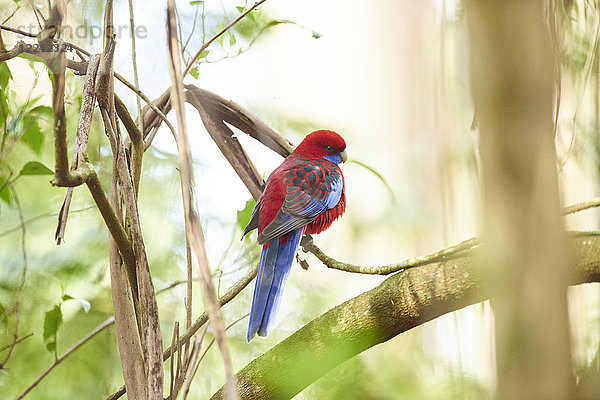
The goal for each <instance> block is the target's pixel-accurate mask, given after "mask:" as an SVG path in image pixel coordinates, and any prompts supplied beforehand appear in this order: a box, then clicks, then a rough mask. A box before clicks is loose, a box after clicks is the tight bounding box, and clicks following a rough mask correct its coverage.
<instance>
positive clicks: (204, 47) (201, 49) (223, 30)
mask: <svg viewBox="0 0 600 400" xmlns="http://www.w3.org/2000/svg"><path fill="white" fill-rule="evenodd" d="M265 1H266V0H260V1H257V2H256V3H254V4H253V5H252V6H251V7H250V8H248V9H247V10H246V11H244V12H243V13H241V14H240V15H238V16H237V17H235V19H234V20H233V21H231V22H230V23H228V24H227V25H225V27H224V28H223V29H221V30H220V31H219V32H217V34H216V35H214V36H213V37H211V38H210V39H209V40H208V41H207V42H206V43H204V44H203V45H202V46H201V47H200V49H198V51H197V52H196V54H194V56H193V57H192V59H191V60H190V61H189V62H188V64H187V65H186V66H185V69H184V70H183V77H184V78H185V76H186V75H187V74H188V73H189V72H190V71H191V69H192V67H193V66H194V63H195V62H196V60H198V58H199V57H200V54H202V52H203V51H204V50H206V48H207V47H208V46H210V45H211V43H212V42H214V41H215V40H217V39H218V38H219V37H220V36H221V35H222V34H224V33H225V32H227V31H228V30H229V29H231V27H232V26H234V25H235V24H237V23H238V22H240V21H241V20H242V19H243V18H244V17H245V16H246V15H248V14H249V13H250V12H252V11H253V10H254V9H255V8H256V7H258V6H259V5H261V4H262V3H264V2H265Z"/></svg>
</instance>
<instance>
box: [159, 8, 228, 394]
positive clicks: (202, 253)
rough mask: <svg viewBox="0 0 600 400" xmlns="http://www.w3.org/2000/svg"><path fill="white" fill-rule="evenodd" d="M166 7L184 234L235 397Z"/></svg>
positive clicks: (174, 41)
mask: <svg viewBox="0 0 600 400" xmlns="http://www.w3.org/2000/svg"><path fill="white" fill-rule="evenodd" d="M167 4H168V8H167V43H168V50H169V53H168V54H169V57H168V61H169V72H170V74H171V80H172V82H173V83H172V85H171V98H172V99H173V100H174V104H175V111H176V113H177V127H178V135H177V136H176V137H175V140H176V141H177V150H178V153H179V165H180V168H181V173H180V176H181V190H182V197H183V207H184V214H185V219H186V234H187V237H188V238H189V240H190V243H191V245H192V247H193V249H194V252H195V253H196V257H197V259H198V266H199V268H200V276H201V277H202V283H203V285H202V286H203V289H204V290H203V291H204V301H205V304H206V310H207V312H208V315H209V317H210V322H211V325H212V328H213V331H214V334H215V338H216V340H217V343H218V344H219V348H220V349H221V357H222V358H223V365H224V367H225V375H226V377H227V396H226V397H227V398H228V399H233V400H235V399H239V395H238V393H237V389H236V385H235V379H234V377H233V365H232V363H231V356H230V354H229V349H228V345H227V337H226V334H225V326H224V324H223V317H222V315H221V312H220V310H219V306H218V303H217V298H216V295H215V290H214V286H213V282H212V277H211V274H210V267H209V265H208V257H207V255H206V248H205V245H204V234H203V232H202V226H201V225H200V220H199V218H198V215H197V214H196V212H195V210H194V202H193V191H192V186H193V181H194V175H193V170H192V156H191V153H190V149H189V141H188V137H187V130H186V124H185V111H184V95H183V82H182V79H183V76H182V75H181V73H180V71H181V60H180V58H179V42H178V40H177V26H176V21H175V3H174V0H169V1H168V3H167Z"/></svg>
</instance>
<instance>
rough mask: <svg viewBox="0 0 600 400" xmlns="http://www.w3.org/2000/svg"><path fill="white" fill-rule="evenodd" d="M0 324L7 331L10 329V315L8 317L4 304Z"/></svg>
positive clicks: (1, 307)
mask: <svg viewBox="0 0 600 400" xmlns="http://www.w3.org/2000/svg"><path fill="white" fill-rule="evenodd" d="M0 324H2V326H3V327H4V328H5V329H6V328H8V315H6V310H5V309H4V306H3V305H2V303H0Z"/></svg>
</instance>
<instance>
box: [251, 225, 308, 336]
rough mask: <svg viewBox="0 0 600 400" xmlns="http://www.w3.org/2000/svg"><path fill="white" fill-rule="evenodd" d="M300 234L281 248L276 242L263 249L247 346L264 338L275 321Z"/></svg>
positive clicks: (292, 237)
mask: <svg viewBox="0 0 600 400" xmlns="http://www.w3.org/2000/svg"><path fill="white" fill-rule="evenodd" d="M303 231H304V229H303V228H301V229H297V230H295V231H293V232H292V233H291V234H290V237H289V239H288V241H287V242H286V243H284V244H280V243H279V239H275V240H273V241H272V242H271V243H270V244H269V245H268V246H266V247H265V248H263V251H262V253H261V255H260V263H259V266H258V275H257V277H256V284H255V287H254V296H253V298H252V309H251V310H250V322H249V323H248V334H247V337H246V340H247V341H248V342H250V341H251V340H252V338H253V337H254V335H255V334H257V333H258V335H259V336H266V335H267V333H268V331H269V328H270V326H271V325H272V324H273V323H274V321H275V316H276V315H277V310H278V309H279V304H280V303H281V297H282V295H283V288H284V286H285V282H286V280H287V277H288V275H289V273H290V270H291V267H292V263H293V262H294V256H295V255H296V250H297V249H298V245H299V244H300V239H301V238H302V232H303Z"/></svg>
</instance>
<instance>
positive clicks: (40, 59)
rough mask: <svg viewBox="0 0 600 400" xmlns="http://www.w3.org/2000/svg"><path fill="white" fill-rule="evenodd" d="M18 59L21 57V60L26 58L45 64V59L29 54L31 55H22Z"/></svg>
mask: <svg viewBox="0 0 600 400" xmlns="http://www.w3.org/2000/svg"><path fill="white" fill-rule="evenodd" d="M17 57H21V58H24V59H26V60H29V61H33V62H41V63H43V62H44V59H43V58H42V57H40V56H36V55H33V54H29V53H21V54H19V55H18V56H17Z"/></svg>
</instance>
